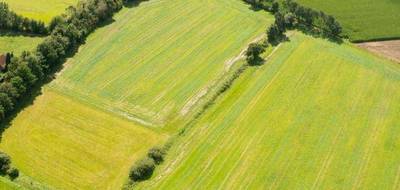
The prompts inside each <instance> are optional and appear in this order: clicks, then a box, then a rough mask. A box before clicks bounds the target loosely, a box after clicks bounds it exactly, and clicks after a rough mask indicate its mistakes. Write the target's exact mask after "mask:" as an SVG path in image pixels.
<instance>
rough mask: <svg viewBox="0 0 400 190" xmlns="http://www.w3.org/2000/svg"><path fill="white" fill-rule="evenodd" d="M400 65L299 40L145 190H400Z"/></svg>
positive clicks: (219, 110) (220, 110) (256, 70)
mask: <svg viewBox="0 0 400 190" xmlns="http://www.w3.org/2000/svg"><path fill="white" fill-rule="evenodd" d="M399 124H400V66H399V65H398V64H395V63H392V62H388V61H386V60H383V59H380V58H377V57H375V56H374V55H371V54H369V53H367V52H365V51H364V50H361V49H358V48H356V47H354V46H353V45H350V44H347V43H345V44H342V45H338V44H334V43H330V42H328V41H325V40H321V39H314V38H311V37H308V36H304V35H302V34H296V35H295V36H293V37H292V38H291V40H290V42H287V43H284V44H283V45H282V46H280V47H279V49H278V50H277V51H276V52H275V54H274V55H273V56H272V57H271V59H270V60H268V61H267V63H266V64H265V65H263V66H261V67H252V68H249V69H248V70H246V71H245V72H244V73H243V75H242V76H241V77H240V78H239V79H238V81H236V82H235V83H234V85H233V86H232V88H231V89H230V90H229V91H228V92H227V93H226V94H225V95H224V96H222V97H221V98H220V99H219V101H218V102H217V103H216V104H215V105H214V106H213V107H212V108H211V109H210V110H209V111H208V112H207V113H206V114H205V115H204V116H203V117H202V118H200V119H199V121H197V123H196V124H195V125H194V126H193V127H192V128H191V129H189V131H188V132H187V133H186V134H185V135H184V136H183V137H181V138H180V139H179V140H177V141H176V145H175V146H174V147H173V148H172V149H171V151H170V153H169V155H168V157H167V161H166V162H165V164H164V165H162V167H160V168H159V169H158V170H157V171H156V173H155V175H154V177H153V178H152V179H151V180H149V181H146V182H144V183H142V184H139V188H138V189H388V190H392V189H399V188H400V162H399V160H400V140H399V139H400V128H399Z"/></svg>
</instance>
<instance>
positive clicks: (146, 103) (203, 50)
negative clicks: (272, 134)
mask: <svg viewBox="0 0 400 190" xmlns="http://www.w3.org/2000/svg"><path fill="white" fill-rule="evenodd" d="M138 18H140V19H138ZM115 20H116V21H115V22H114V23H113V24H110V25H108V26H106V27H104V28H101V29H99V30H98V31H96V32H95V34H93V35H91V36H90V37H89V39H88V40H87V45H85V46H84V47H83V48H82V49H81V50H80V52H79V53H78V54H77V55H76V56H75V57H74V58H73V59H71V60H70V61H69V62H68V63H67V67H68V68H67V69H65V70H64V71H63V73H62V75H61V76H60V77H59V78H58V79H57V80H56V81H55V82H54V83H53V84H52V85H51V86H52V88H53V89H58V90H59V91H60V92H61V93H64V94H68V95H69V96H73V97H75V98H77V99H80V100H81V101H84V102H86V103H90V104H92V105H94V106H97V107H99V108H102V109H105V110H108V111H111V112H114V113H116V114H119V115H123V116H125V117H128V118H131V119H132V120H135V121H139V122H140V123H142V124H144V125H147V126H162V125H165V123H167V122H169V121H171V120H173V119H176V118H179V117H180V116H181V115H184V114H185V113H186V112H187V110H190V109H191V107H192V106H193V105H192V104H195V103H196V102H197V99H199V98H201V97H202V95H203V94H205V93H206V92H207V89H208V88H209V87H210V86H211V85H212V84H213V83H214V82H215V81H216V80H217V79H218V78H219V77H220V76H221V75H223V74H225V72H226V71H227V69H228V68H229V64H225V63H227V62H229V60H230V59H231V58H232V57H235V56H236V55H238V54H239V53H240V52H241V51H242V49H244V48H246V47H247V44H248V43H249V42H251V41H252V40H254V39H255V38H257V37H258V36H260V34H263V33H264V32H265V30H266V26H267V25H268V23H271V22H272V21H273V20H272V17H271V16H270V15H268V14H267V13H265V12H262V11H260V12H254V11H252V10H249V7H248V6H247V5H245V4H244V3H243V2H241V1H228V0H218V1H209V2H207V3H205V2H204V1H200V0H195V1H190V2H189V1H184V0H173V1H149V2H146V3H143V4H141V5H140V6H139V7H136V8H134V9H125V10H122V11H121V13H120V14H118V15H117V16H116V17H115Z"/></svg>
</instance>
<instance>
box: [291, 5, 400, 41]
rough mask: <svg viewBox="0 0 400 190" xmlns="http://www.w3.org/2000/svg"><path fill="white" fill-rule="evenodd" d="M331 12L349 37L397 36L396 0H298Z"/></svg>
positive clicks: (398, 13)
mask: <svg viewBox="0 0 400 190" xmlns="http://www.w3.org/2000/svg"><path fill="white" fill-rule="evenodd" d="M298 1H299V2H300V3H302V4H304V5H305V6H307V7H311V8H314V9H318V10H322V11H324V12H326V13H328V14H330V15H333V16H334V17H335V18H337V19H338V21H339V22H340V23H341V24H342V26H343V28H344V34H346V35H348V36H349V37H350V40H352V41H370V40H378V39H391V38H400V1H398V0H347V1H343V0H298Z"/></svg>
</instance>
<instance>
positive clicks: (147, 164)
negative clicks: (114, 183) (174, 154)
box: [129, 147, 166, 183]
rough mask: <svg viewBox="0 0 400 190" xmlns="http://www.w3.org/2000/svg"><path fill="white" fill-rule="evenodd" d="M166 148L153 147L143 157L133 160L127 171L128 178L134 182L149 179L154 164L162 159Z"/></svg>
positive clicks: (157, 163)
mask: <svg viewBox="0 0 400 190" xmlns="http://www.w3.org/2000/svg"><path fill="white" fill-rule="evenodd" d="M165 149H166V148H160V147H154V148H152V149H150V150H149V151H148V153H147V155H146V157H145V158H143V159H141V160H139V161H137V162H135V164H134V165H133V166H132V168H131V170H130V172H129V179H130V180H131V181H132V182H133V183H135V182H140V181H143V180H146V179H149V178H150V177H151V175H152V174H153V172H154V169H155V168H156V165H159V164H161V163H162V162H163V161H164V157H165V154H166V150H165Z"/></svg>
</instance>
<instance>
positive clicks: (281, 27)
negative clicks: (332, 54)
mask: <svg viewBox="0 0 400 190" xmlns="http://www.w3.org/2000/svg"><path fill="white" fill-rule="evenodd" d="M244 1H245V2H247V3H249V4H250V5H251V6H252V7H253V8H254V9H263V10H266V11H268V12H271V13H272V14H274V17H275V22H274V24H272V25H270V26H269V27H268V28H267V41H266V42H265V43H263V44H257V43H253V44H250V46H249V48H248V50H247V61H248V63H249V64H250V65H255V64H257V63H259V59H260V57H259V55H260V54H261V53H263V52H264V51H263V48H265V47H268V43H269V44H272V45H277V44H279V43H280V42H281V41H283V40H285V39H286V36H285V32H286V31H287V30H293V29H298V30H300V31H303V32H305V33H308V34H311V35H314V36H319V37H323V38H328V39H331V40H333V41H341V33H342V27H341V26H340V24H339V22H338V21H336V19H335V18H334V17H333V16H330V15H327V14H325V13H324V12H322V11H317V10H314V9H311V8H308V7H304V6H302V5H300V4H298V3H297V2H294V1H293V0H283V1H279V2H280V3H279V2H278V1H277V0H244Z"/></svg>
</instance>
